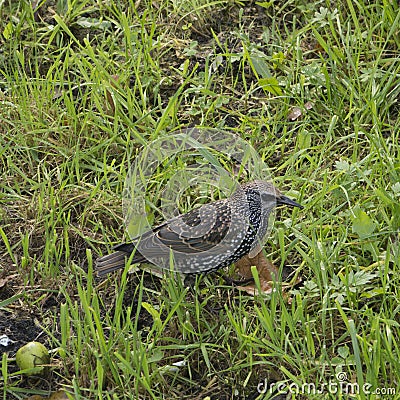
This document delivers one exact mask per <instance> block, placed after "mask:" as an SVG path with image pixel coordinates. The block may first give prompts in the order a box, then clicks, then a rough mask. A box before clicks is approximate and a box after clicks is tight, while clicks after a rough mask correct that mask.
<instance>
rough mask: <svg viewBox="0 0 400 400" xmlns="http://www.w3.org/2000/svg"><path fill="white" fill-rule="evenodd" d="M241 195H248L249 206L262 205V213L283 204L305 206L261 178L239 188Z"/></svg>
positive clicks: (238, 191)
mask: <svg viewBox="0 0 400 400" xmlns="http://www.w3.org/2000/svg"><path fill="white" fill-rule="evenodd" d="M236 193H238V195H239V196H242V197H243V196H246V198H247V201H248V204H249V207H250V208H252V207H255V206H257V207H261V213H262V214H264V212H265V213H267V214H269V212H270V211H271V210H272V209H273V208H275V207H277V206H281V205H286V206H289V207H299V208H304V207H303V206H302V205H301V204H299V203H297V202H296V201H294V200H292V199H290V198H289V197H286V196H284V195H283V194H282V193H281V192H280V191H279V190H278V189H277V188H276V187H275V186H274V185H273V184H272V183H270V182H265V181H261V180H257V181H252V182H248V183H245V184H244V185H242V186H241V187H240V189H238V190H237V192H236Z"/></svg>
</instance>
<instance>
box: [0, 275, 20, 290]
mask: <svg viewBox="0 0 400 400" xmlns="http://www.w3.org/2000/svg"><path fill="white" fill-rule="evenodd" d="M16 276H18V274H14V275H8V276H6V277H5V278H1V279H0V289H1V288H2V287H4V286H6V284H7V282H8V281H11V280H12V279H13V278H15V277H16Z"/></svg>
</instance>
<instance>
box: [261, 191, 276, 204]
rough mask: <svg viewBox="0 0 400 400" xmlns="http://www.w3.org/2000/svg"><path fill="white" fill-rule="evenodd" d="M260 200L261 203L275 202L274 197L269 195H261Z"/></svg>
mask: <svg viewBox="0 0 400 400" xmlns="http://www.w3.org/2000/svg"><path fill="white" fill-rule="evenodd" d="M261 200H262V201H263V203H270V202H275V201H276V199H275V196H274V195H272V194H271V193H261Z"/></svg>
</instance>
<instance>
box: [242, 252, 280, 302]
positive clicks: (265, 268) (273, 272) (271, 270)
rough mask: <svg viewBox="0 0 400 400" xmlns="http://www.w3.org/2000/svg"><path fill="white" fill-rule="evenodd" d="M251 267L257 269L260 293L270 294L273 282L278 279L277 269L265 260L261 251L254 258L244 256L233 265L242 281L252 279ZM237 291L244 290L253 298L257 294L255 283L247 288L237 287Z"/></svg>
mask: <svg viewBox="0 0 400 400" xmlns="http://www.w3.org/2000/svg"><path fill="white" fill-rule="evenodd" d="M253 265H254V266H255V267H256V268H257V273H258V277H259V279H260V287H261V291H262V293H264V294H269V293H271V292H272V288H273V281H274V280H276V279H277V277H278V268H276V267H275V265H274V264H272V262H271V261H269V260H267V259H266V257H265V255H264V252H263V251H260V252H259V253H258V254H257V255H256V256H255V257H249V256H244V257H243V258H241V259H240V260H239V261H238V262H237V263H235V267H236V271H237V273H238V274H239V275H240V276H242V277H243V278H244V279H249V278H252V277H253V274H252V273H251V267H252V266H253ZM238 289H240V290H244V291H245V292H247V293H248V294H250V295H253V296H254V295H255V294H256V293H257V288H256V285H255V283H251V284H249V285H247V286H238Z"/></svg>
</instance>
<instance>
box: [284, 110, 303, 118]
mask: <svg viewBox="0 0 400 400" xmlns="http://www.w3.org/2000/svg"><path fill="white" fill-rule="evenodd" d="M302 115H303V113H302V111H301V108H300V107H293V108H292V110H291V111H290V113H289V115H288V116H287V119H288V120H289V121H296V119H298V118H300V117H301V116H302Z"/></svg>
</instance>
